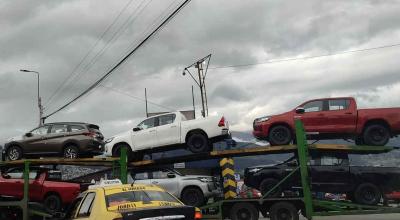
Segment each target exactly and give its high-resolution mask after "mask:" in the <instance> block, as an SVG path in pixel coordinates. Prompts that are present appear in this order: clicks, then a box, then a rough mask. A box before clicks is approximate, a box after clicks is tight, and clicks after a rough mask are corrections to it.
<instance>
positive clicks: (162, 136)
mask: <svg viewBox="0 0 400 220" xmlns="http://www.w3.org/2000/svg"><path fill="white" fill-rule="evenodd" d="M228 136H229V128H228V124H227V122H226V121H225V118H224V117H223V116H222V117H221V116H210V117H206V118H199V119H193V120H187V119H186V118H185V116H184V115H183V114H182V113H180V112H172V113H166V114H161V115H157V116H154V117H149V118H147V119H146V120H144V121H142V122H141V123H139V124H138V125H137V127H135V128H133V129H132V130H130V131H127V132H124V133H121V134H119V135H116V136H113V137H111V138H109V139H107V140H106V146H105V155H106V156H115V157H119V155H120V150H121V148H122V147H124V146H126V147H128V151H130V152H129V155H130V159H131V160H136V161H137V160H142V159H143V155H144V153H149V152H153V151H161V150H164V149H165V150H167V149H171V148H187V149H188V150H190V151H192V152H193V153H199V152H206V151H210V150H212V149H211V148H212V144H213V143H215V142H217V141H220V140H223V139H224V138H227V137H228Z"/></svg>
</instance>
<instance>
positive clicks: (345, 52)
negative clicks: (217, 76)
mask: <svg viewBox="0 0 400 220" xmlns="http://www.w3.org/2000/svg"><path fill="white" fill-rule="evenodd" d="M398 46H400V43H398V44H390V45H383V46H379V47H371V48H365V49H359V50H348V51H342V52H335V53H328V54H322V55H315V56H308V57H297V58H288V59H281V60H268V61H264V62H260V63H249V64H239V65H229V66H214V67H209V69H226V68H240V67H247V66H256V65H264V64H270V63H281V62H289V61H296V60H307V59H315V58H321V57H328V56H336V55H341V54H347V53H359V52H366V51H371V50H379V49H385V48H390V47H398Z"/></svg>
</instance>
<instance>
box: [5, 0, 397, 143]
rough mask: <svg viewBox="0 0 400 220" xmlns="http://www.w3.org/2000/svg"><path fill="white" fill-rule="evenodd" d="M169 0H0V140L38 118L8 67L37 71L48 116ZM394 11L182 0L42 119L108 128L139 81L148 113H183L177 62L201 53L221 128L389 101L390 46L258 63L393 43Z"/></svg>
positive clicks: (134, 96)
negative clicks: (344, 104)
mask: <svg viewBox="0 0 400 220" xmlns="http://www.w3.org/2000/svg"><path fill="white" fill-rule="evenodd" d="M181 2H182V0H118V1H108V0H68V1H53V0H43V1H33V0H31V1H23V0H2V1H0V30H1V34H0V89H1V92H0V100H1V101H0V105H1V108H0V111H1V112H0V139H2V140H4V139H6V138H8V137H10V136H15V135H18V134H21V133H24V132H26V131H27V130H29V129H32V128H34V127H35V126H37V123H38V108H37V97H36V88H37V87H36V78H35V75H34V74H31V73H23V72H19V69H30V70H35V71H38V72H40V78H41V81H40V88H41V96H42V99H43V103H44V107H45V114H48V113H51V112H52V111H54V110H55V109H57V108H58V107H60V106H61V105H62V104H64V103H66V102H67V101H69V100H71V99H72V98H74V97H75V96H76V95H78V94H79V93H80V92H82V91H83V90H84V89H85V88H87V87H88V86H89V85H90V84H91V83H93V82H94V81H95V80H97V79H98V78H99V77H101V76H102V75H103V74H105V73H106V72H107V70H108V69H110V68H111V67H112V66H113V65H114V64H116V63H117V62H118V61H119V60H120V59H121V57H123V56H124V55H125V54H127V52H128V51H130V49H131V48H133V47H134V46H135V45H136V44H137V43H138V42H139V41H140V40H141V39H143V37H145V36H146V34H147V33H148V32H149V31H151V30H152V29H153V28H154V27H155V26H156V25H157V24H159V23H160V21H161V19H162V18H163V17H165V15H166V14H168V13H170V12H171V11H172V10H173V9H174V8H176V7H177V5H178V4H180V3H181ZM399 15H400V1H398V0H382V1H379V0H370V1H367V0H365V1H363V0H359V1H347V0H343V1H340V0H337V1H320V0H318V1H317V0H316V1H311V0H310V1H282V0H259V1H256V0H252V1H241V0H218V1H216V0H192V1H191V2H190V4H189V5H187V6H186V7H185V8H184V9H183V10H182V11H181V12H180V13H179V14H178V15H177V16H176V17H175V18H174V19H173V20H172V21H171V22H170V23H168V24H167V25H166V26H165V27H164V28H163V29H162V30H161V31H160V32H159V33H158V34H157V35H156V36H155V37H154V38H152V39H151V40H150V41H149V42H148V43H147V44H146V45H145V46H144V47H142V48H141V49H140V50H138V51H137V53H135V54H134V56H132V57H131V58H130V59H129V60H128V61H127V62H126V63H124V65H122V66H121V67H120V68H119V69H118V70H117V71H115V72H114V73H113V74H112V75H111V76H110V77H109V78H107V80H106V81H104V82H102V84H101V86H99V87H98V88H96V89H95V90H93V91H92V92H91V93H90V94H88V95H86V96H84V97H83V98H82V99H80V100H79V101H77V102H76V103H74V104H73V105H71V106H70V107H68V108H67V109H65V110H63V111H61V112H59V113H58V114H55V115H54V116H52V117H50V118H49V119H48V120H47V122H52V121H85V122H92V123H96V124H99V125H100V127H101V130H102V131H103V133H104V134H105V135H106V136H110V135H114V134H116V133H119V132H122V131H124V130H127V129H130V128H132V127H134V126H135V125H136V123H138V122H139V121H140V120H141V119H142V118H143V117H144V115H145V105H144V102H143V101H142V99H143V98H144V89H145V88H147V90H148V98H149V100H150V101H152V102H153V103H157V104H158V105H157V106H156V105H152V104H151V105H149V109H150V111H151V112H155V111H168V110H174V109H179V110H185V109H191V85H193V84H194V82H193V80H192V79H191V78H190V77H188V76H187V75H186V76H182V70H183V68H184V67H185V66H187V65H189V64H191V63H193V62H194V61H196V60H197V59H199V58H201V57H204V56H206V55H207V54H210V53H211V54H212V59H211V63H210V69H209V72H208V74H207V79H206V83H207V93H208V98H209V112H210V114H217V113H218V114H224V115H225V116H227V118H228V119H229V121H230V123H231V129H232V130H236V131H248V130H251V123H252V121H253V119H254V118H255V117H258V116H262V115H267V114H274V113H279V112H282V111H286V110H290V109H292V108H294V107H295V106H296V105H297V104H299V103H301V102H302V101H304V100H307V99H311V98H317V97H331V96H355V97H356V98H357V100H358V102H359V106H361V107H381V106H382V107H389V106H400V98H399V94H400V66H399V65H398V60H399V57H400V46H392V47H385V48H382V49H377V50H368V51H364V52H358V53H344V54H338V55H333V56H324V57H320V58H314V59H298V60H295V61H286V62H270V61H277V60H284V59H292V58H302V57H310V56H319V55H326V54H336V53H340V52H345V51H354V50H362V49H366V48H376V47H382V46H386V45H396V44H399V43H400V40H399V39H400V16H399ZM256 63H259V65H249V66H241V67H229V66H232V65H247V64H256ZM262 63H264V64H262ZM195 92H196V94H195V95H196V105H197V109H199V108H200V104H201V103H200V101H199V100H200V99H199V92H198V89H197V88H196V90H195ZM160 106H163V107H160Z"/></svg>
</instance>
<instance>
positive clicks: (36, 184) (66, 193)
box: [0, 168, 80, 213]
mask: <svg viewBox="0 0 400 220" xmlns="http://www.w3.org/2000/svg"><path fill="white" fill-rule="evenodd" d="M23 187H24V180H23V172H22V168H13V169H10V170H7V171H6V172H1V175H0V197H2V198H1V199H14V198H15V199H22V197H23V192H24V190H23ZM79 193H80V185H79V184H77V183H68V182H61V173H60V171H54V170H49V169H43V168H39V169H37V170H31V171H30V173H29V201H32V202H40V203H43V205H44V208H45V209H46V211H48V212H50V213H53V212H57V211H60V210H61V209H62V208H63V207H65V206H66V205H67V204H69V203H71V202H72V201H73V200H74V199H75V198H76V197H77V196H78V195H79Z"/></svg>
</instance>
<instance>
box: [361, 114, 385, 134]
mask: <svg viewBox="0 0 400 220" xmlns="http://www.w3.org/2000/svg"><path fill="white" fill-rule="evenodd" d="M373 124H379V125H383V126H385V127H386V128H387V129H389V133H390V135H391V136H392V128H391V127H390V124H389V123H388V122H387V121H386V120H385V119H382V118H373V119H368V120H367V121H366V122H365V123H364V125H363V126H362V133H364V131H365V129H366V128H367V127H368V126H369V125H373Z"/></svg>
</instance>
